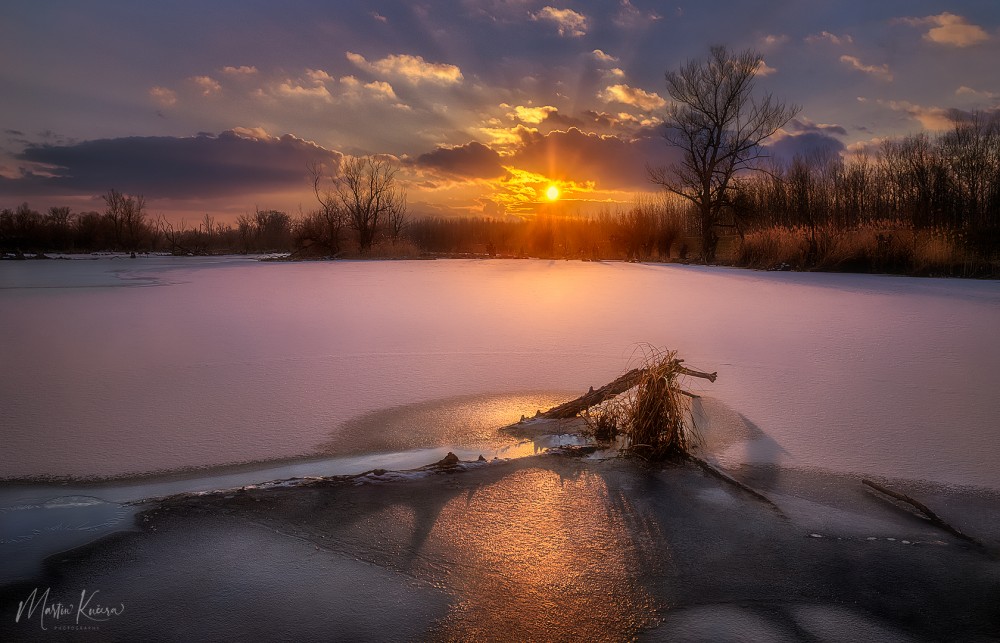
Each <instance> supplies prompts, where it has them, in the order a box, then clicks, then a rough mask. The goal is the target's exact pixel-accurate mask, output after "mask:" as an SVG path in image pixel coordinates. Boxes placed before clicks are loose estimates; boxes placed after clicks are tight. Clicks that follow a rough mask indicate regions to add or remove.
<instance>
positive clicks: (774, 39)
mask: <svg viewBox="0 0 1000 643" xmlns="http://www.w3.org/2000/svg"><path fill="white" fill-rule="evenodd" d="M760 42H761V44H762V45H763V46H765V47H777V46H778V45H783V44H785V43H786V42H788V36H787V35H786V34H767V35H766V36H764V37H763V38H761V39H760Z"/></svg>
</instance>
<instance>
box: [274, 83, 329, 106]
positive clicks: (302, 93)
mask: <svg viewBox="0 0 1000 643" xmlns="http://www.w3.org/2000/svg"><path fill="white" fill-rule="evenodd" d="M277 93H278V95H279V96H285V97H288V98H306V99H317V98H318V99H320V100H322V101H326V102H330V101H332V100H333V96H332V95H331V94H330V90H329V89H327V88H326V85H324V84H322V83H313V84H311V85H303V84H301V83H300V82H299V81H294V80H286V81H285V82H283V83H279V84H278V89H277Z"/></svg>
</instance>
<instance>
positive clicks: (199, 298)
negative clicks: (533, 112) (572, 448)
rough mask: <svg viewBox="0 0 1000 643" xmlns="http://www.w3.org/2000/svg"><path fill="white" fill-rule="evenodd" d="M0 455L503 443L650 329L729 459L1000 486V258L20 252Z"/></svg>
mask: <svg viewBox="0 0 1000 643" xmlns="http://www.w3.org/2000/svg"><path fill="white" fill-rule="evenodd" d="M0 311H2V312H0V366H2V367H0V435H2V443H3V448H2V449H0V477H3V478H22V477H36V476H84V477H86V476H116V475H131V474H142V473H148V472H153V471H166V470H176V469H184V468H200V467H213V466H219V465H226V464H234V463H242V462H258V461H271V460H281V459H286V458H296V457H300V456H318V455H324V456H340V457H346V456H358V455H364V454H371V453H385V452H392V451H402V450H406V449H419V448H427V447H433V446H439V445H440V446H464V447H467V448H470V449H479V450H480V451H481V452H483V453H484V454H485V455H487V456H488V457H489V456H490V455H496V454H502V453H503V452H504V449H505V448H507V447H508V446H509V445H508V444H505V443H504V442H503V441H502V440H500V439H499V438H497V437H496V435H495V429H496V427H498V426H500V425H502V424H505V423H507V422H511V421H514V420H517V418H519V417H520V415H521V414H522V413H527V414H531V413H533V412H534V410H535V409H536V408H544V407H546V406H550V405H551V404H554V403H556V402H560V401H563V400H565V399H568V398H569V397H571V396H573V395H576V394H579V393H580V392H583V391H585V390H586V389H587V387H589V386H595V387H596V386H600V385H602V384H605V383H607V382H608V381H610V380H612V379H614V378H615V377H616V376H617V375H619V374H621V373H622V372H623V371H624V370H625V369H626V368H627V367H628V366H629V361H630V358H632V357H633V356H634V355H635V353H636V351H637V346H639V345H641V344H644V343H648V344H652V345H656V346H663V347H669V348H673V349H676V350H678V351H679V352H680V354H681V356H682V357H684V358H685V359H686V360H687V362H688V363H689V364H691V365H692V366H695V367H697V368H700V369H703V370H709V371H713V370H714V371H718V372H719V379H718V381H717V382H716V383H715V384H707V383H704V384H703V383H702V382H700V381H696V382H694V383H692V386H693V387H694V388H696V389H698V390H700V391H702V392H703V393H705V394H706V395H709V396H711V398H713V400H711V401H710V402H712V403H715V402H716V401H717V402H718V403H721V404H722V405H724V406H725V407H728V409H731V410H732V411H733V412H735V413H737V414H739V415H741V416H742V419H743V421H744V422H745V423H746V424H747V426H750V427H751V428H753V429H754V430H753V432H752V435H749V436H744V437H745V438H749V439H740V440H735V441H729V442H726V441H723V446H722V447H720V450H719V451H718V453H716V456H717V458H718V459H719V460H720V461H722V462H723V463H724V464H729V465H732V464H738V463H740V462H778V463H780V464H782V465H783V466H791V467H803V468H820V469H828V470H833V471H842V472H861V473H872V474H879V475H885V476H890V477H903V478H913V479H926V480H931V481H935V482H944V483H948V484H967V485H976V486H983V487H991V488H994V489H996V488H1000V474H998V473H997V469H996V463H997V462H998V461H1000V440H998V439H997V437H998V428H997V427H998V425H997V418H998V417H1000V395H997V393H996V387H997V383H998V382H1000V341H997V329H1000V283H998V282H995V281H960V280H937V279H910V278H903V277H888V276H872V275H833V274H799V273H758V272H750V271H744V270H735V269H725V268H704V267H684V266H672V265H640V264H623V263H581V262H559V261H533V260H532V261H513V260H512V261H502V260H490V261H477V260H447V261H410V262H402V261H398V262H397V261H393V262H323V263H259V262H256V261H253V260H250V259H244V258H233V257H227V258H205V259H202V258H182V259H173V258H160V257H153V258H140V259H135V260H129V259H110V258H101V259H94V260H78V261H40V262H3V263H0Z"/></svg>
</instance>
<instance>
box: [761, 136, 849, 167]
mask: <svg viewBox="0 0 1000 643" xmlns="http://www.w3.org/2000/svg"><path fill="white" fill-rule="evenodd" d="M845 149H847V148H846V146H845V145H844V144H843V143H842V142H841V141H839V140H837V139H835V138H834V137H832V136H828V135H826V134H823V133H821V132H806V133H804V134H793V135H791V136H786V137H784V138H782V139H780V140H777V141H775V142H773V143H771V145H769V146H768V152H769V153H770V154H771V156H772V157H774V158H775V159H776V160H779V161H786V162H787V161H791V160H792V159H793V158H795V157H796V156H801V157H803V158H807V159H811V158H831V157H834V156H837V155H838V154H840V153H842V152H843V151H844V150H845Z"/></svg>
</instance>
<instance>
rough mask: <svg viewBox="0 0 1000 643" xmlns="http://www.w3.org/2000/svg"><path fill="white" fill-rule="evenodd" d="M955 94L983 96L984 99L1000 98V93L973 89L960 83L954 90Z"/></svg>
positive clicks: (974, 96)
mask: <svg viewBox="0 0 1000 643" xmlns="http://www.w3.org/2000/svg"><path fill="white" fill-rule="evenodd" d="M955 95H956V96H972V97H973V98H985V99H986V100H996V99H998V98H1000V93H998V92H991V91H986V90H979V89H973V88H972V87H966V86H965V85H962V86H961V87H959V88H958V89H956V90H955Z"/></svg>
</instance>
